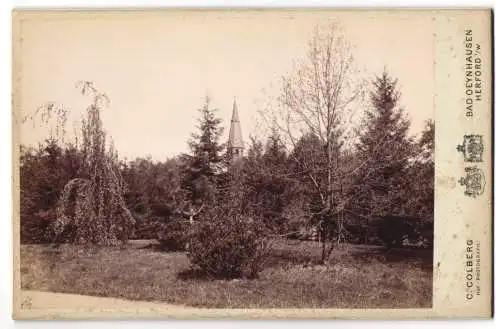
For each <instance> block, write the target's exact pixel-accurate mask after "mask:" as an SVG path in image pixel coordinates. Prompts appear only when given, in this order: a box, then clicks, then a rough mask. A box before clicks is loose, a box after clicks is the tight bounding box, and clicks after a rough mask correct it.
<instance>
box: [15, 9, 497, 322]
mask: <svg viewBox="0 0 500 329" xmlns="http://www.w3.org/2000/svg"><path fill="white" fill-rule="evenodd" d="M14 21H15V24H17V25H16V26H15V27H16V28H15V30H16V32H15V35H14V43H15V45H16V47H15V57H14V60H15V61H16V63H15V65H17V66H16V67H17V69H18V70H17V71H16V72H17V73H16V72H15V73H14V83H15V86H16V89H15V93H16V95H15V102H14V103H15V104H16V106H15V108H14V120H15V122H14V125H15V127H16V128H17V143H18V144H17V145H16V150H17V151H16V152H18V163H17V166H16V168H17V174H18V180H17V185H16V188H18V191H19V199H18V206H19V214H18V216H19V217H18V218H17V219H15V221H16V220H17V222H16V223H18V225H17V226H16V227H17V230H18V231H17V232H18V233H15V234H19V235H18V241H19V246H18V258H17V260H18V269H19V274H18V284H19V290H18V292H17V301H18V302H19V304H20V310H28V311H29V310H32V309H36V308H52V309H54V310H57V309H67V310H69V309H73V310H77V309H83V308H100V309H111V308H114V307H121V308H128V309H130V308H134V307H135V306H134V305H137V307H138V308H139V307H141V308H154V307H160V308H161V307H164V308H167V309H169V310H173V312H175V311H176V310H177V311H179V312H192V314H194V313H196V312H197V310H203V309H240V310H241V309H244V310H246V309H351V310H353V309H354V310H356V309H432V308H433V307H434V306H435V305H434V302H433V301H434V298H433V297H434V291H435V288H436V287H435V282H434V278H435V276H436V275H437V274H436V273H437V272H436V271H437V270H439V269H437V268H436V264H438V265H437V266H440V264H441V263H440V262H437V261H436V255H437V253H436V252H435V251H436V250H435V236H436V234H438V233H435V232H436V231H435V225H434V223H435V220H436V219H435V217H436V216H435V211H434V209H435V184H436V183H435V182H438V183H439V182H441V184H445V183H446V182H443V181H442V180H439V179H436V176H435V172H436V169H435V149H436V147H435V145H436V141H437V139H436V133H435V121H436V117H435V113H436V106H437V105H436V89H437V86H436V84H437V83H438V82H436V81H438V80H437V79H436V53H437V52H436V26H437V25H436V14H435V12H431V11H417V10H415V11H411V10H407V11H397V10H393V11H390V10H389V11H361V10H359V11H342V10H284V9H283V10H157V11H149V12H148V11H145V12H142V13H141V12H133V11H130V12H121V13H116V12H114V13H113V12H106V11H94V12H92V11H90V12H78V11H75V12H71V13H70V12H66V13H65V12H62V11H60V12H52V13H50V12H47V11H45V12H36V11H34V12H29V11H26V12H23V11H17V12H14ZM461 31H462V30H461ZM461 33H462V32H461ZM462 34H463V33H462ZM466 35H467V34H465V36H466ZM461 36H462V35H461ZM465 36H464V37H463V38H465ZM463 38H462V39H463ZM462 39H461V40H460V42H462ZM463 40H465V39H463ZM16 50H17V53H16ZM460 51H461V52H463V50H462V49H461V50H460ZM476 55H477V54H476ZM459 56H461V57H463V55H462V53H459ZM472 75H473V73H472ZM464 81H465V80H464ZM480 96H481V95H480ZM475 101H477V98H476V100H475ZM457 111H461V110H459V109H457ZM465 111H467V107H464V110H463V111H462V112H460V114H465V113H466V112H465ZM450 124H451V125H453V124H452V123H450ZM473 133H474V132H470V133H469V135H467V136H465V137H463V136H464V135H465V134H464V133H462V134H457V138H456V140H457V143H456V144H459V143H462V138H463V144H462V145H459V146H458V147H457V145H456V144H455V145H451V146H449V148H450V149H451V150H452V151H454V153H453V152H452V153H451V154H452V155H453V156H454V159H455V158H456V159H457V161H458V160H460V159H461V158H460V154H461V153H460V152H462V153H464V154H466V153H467V155H468V156H469V158H470V159H472V160H471V161H473V160H474V159H476V160H478V161H476V163H479V162H480V161H479V160H481V161H482V157H483V153H482V152H483V151H484V143H485V142H486V143H487V142H489V141H486V140H483V139H482V138H483V137H482V135H481V136H479V135H477V134H476V135H474V134H473ZM457 150H458V152H457ZM462 158H463V157H462ZM476 168H477V167H476ZM471 170H472V169H471ZM443 172H446V171H441V173H443ZM467 173H468V172H467ZM446 174H450V172H446ZM470 174H471V175H472V172H470ZM451 175H453V174H451ZM457 175H458V176H457V177H456V178H454V177H452V178H451V180H450V179H448V181H447V182H448V183H447V184H448V185H449V184H452V185H453V186H452V187H453V188H455V189H458V190H459V194H460V195H461V196H462V197H467V195H466V194H465V195H464V189H465V188H467V189H469V190H470V191H472V192H470V191H469V192H470V193H476V194H478V195H479V194H481V193H482V192H481V191H479V189H478V188H475V185H474V184H473V183H470V182H469V181H467V177H465V178H464V177H462V178H461V179H462V180H460V177H461V176H464V175H465V174H464V172H463V171H462V172H459V173H457ZM460 175H461V176H460ZM469 176H470V175H469ZM469 178H471V179H472V178H473V177H472V176H471V177H469ZM483 178H484V177H483ZM476 183H477V182H476ZM479 185H480V189H483V190H484V188H485V186H484V184H482V185H481V183H479ZM443 186H444V185H443ZM474 197H475V195H474ZM471 198H472V197H471V195H469V197H468V199H471ZM478 199H480V197H478ZM457 225H458V224H457ZM467 243H468V242H467ZM463 246H464V248H463V250H464V252H465V251H466V250H467V249H466V247H467V245H466V243H465V240H464V243H463ZM484 247H487V245H486V244H485V245H484ZM474 248H475V247H474ZM471 250H472V246H471ZM478 257H479V256H478ZM485 260H486V259H485ZM445 261H446V260H444V262H445ZM464 263H465V258H464ZM444 264H445V263H444ZM458 266H462V265H458ZM462 268H463V267H462ZM441 270H443V271H444V270H445V269H444V267H443V268H442V269H441ZM464 273H465V272H464ZM478 275H479V274H478ZM462 276H464V277H465V274H464V275H462ZM450 280H451V279H450ZM463 280H465V278H464V279H463ZM460 284H462V285H465V284H466V283H465V281H463V283H460ZM467 287H468V284H467ZM464 291H465V290H464ZM464 294H465V293H464ZM464 296H466V297H467V298H468V295H464ZM37 305H38V306H37ZM185 314H186V313H185Z"/></svg>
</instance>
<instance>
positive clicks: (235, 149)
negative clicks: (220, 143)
mask: <svg viewBox="0 0 500 329" xmlns="http://www.w3.org/2000/svg"><path fill="white" fill-rule="evenodd" d="M227 146H228V152H229V154H230V155H231V156H240V155H242V153H243V147H244V145H243V138H242V135H241V126H240V119H239V117H238V106H237V105H236V97H235V98H234V101H233V115H232V118H231V127H230V128H229V141H228V145H227Z"/></svg>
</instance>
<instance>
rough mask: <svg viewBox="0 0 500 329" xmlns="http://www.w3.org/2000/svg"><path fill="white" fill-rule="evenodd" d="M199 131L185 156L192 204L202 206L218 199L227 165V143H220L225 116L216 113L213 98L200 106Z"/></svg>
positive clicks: (187, 181)
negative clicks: (220, 182) (225, 165)
mask: <svg viewBox="0 0 500 329" xmlns="http://www.w3.org/2000/svg"><path fill="white" fill-rule="evenodd" d="M199 111H200V114H201V118H200V119H199V126H198V130H199V131H198V132H197V133H194V134H192V138H191V140H190V141H189V147H190V149H191V153H192V154H190V155H186V156H185V157H184V179H183V187H184V189H185V190H186V192H187V197H188V199H189V200H190V202H191V206H195V207H200V206H201V205H203V204H205V203H210V202H213V201H214V194H215V192H216V186H217V178H218V174H220V173H221V171H222V170H223V169H224V156H223V155H222V151H223V150H224V147H225V146H224V145H222V144H220V143H219V139H220V137H221V135H222V132H223V129H222V128H221V127H220V124H221V122H222V120H221V119H220V118H217V117H216V112H217V109H214V108H211V107H210V99H209V98H208V97H206V98H205V104H204V105H203V107H202V108H201V109H200V110H199Z"/></svg>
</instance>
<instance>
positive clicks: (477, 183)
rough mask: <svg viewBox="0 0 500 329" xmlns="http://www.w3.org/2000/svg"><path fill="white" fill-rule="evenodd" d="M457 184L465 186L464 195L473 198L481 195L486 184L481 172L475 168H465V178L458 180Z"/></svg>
mask: <svg viewBox="0 0 500 329" xmlns="http://www.w3.org/2000/svg"><path fill="white" fill-rule="evenodd" d="M458 182H459V183H460V185H463V186H465V192H464V193H465V195H467V196H470V197H473V198H475V197H477V196H478V195H481V194H483V192H484V185H485V184H486V180H485V178H484V173H483V171H482V170H481V169H479V168H478V167H475V166H474V167H466V168H465V177H462V178H460V180H459V181H458Z"/></svg>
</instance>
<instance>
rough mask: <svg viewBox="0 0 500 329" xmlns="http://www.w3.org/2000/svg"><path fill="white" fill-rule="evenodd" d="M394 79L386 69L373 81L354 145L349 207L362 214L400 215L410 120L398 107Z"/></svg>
mask: <svg viewBox="0 0 500 329" xmlns="http://www.w3.org/2000/svg"><path fill="white" fill-rule="evenodd" d="M399 97H400V95H399V92H398V90H397V80H396V79H392V78H391V77H390V76H389V74H388V73H387V71H385V70H384V72H383V73H382V74H381V75H380V76H378V77H377V78H376V79H375V81H374V82H373V91H372V93H371V108H369V109H368V110H367V111H366V113H365V115H366V116H365V121H364V124H363V128H364V129H363V130H362V133H361V135H360V140H359V143H358V144H357V147H356V155H357V159H358V161H360V162H361V164H360V166H359V167H358V168H359V169H358V170H357V173H356V176H355V178H354V190H355V193H354V195H355V197H353V203H354V204H353V207H352V208H353V209H354V210H355V212H357V213H358V214H361V215H363V216H365V217H371V216H385V215H402V214H403V212H404V209H403V207H404V204H405V200H404V195H405V193H404V189H405V186H404V185H405V184H406V183H407V179H406V178H407V177H406V176H407V168H408V164H409V160H410V158H411V157H412V154H413V146H412V145H413V144H412V141H411V139H410V138H409V137H408V129H409V126H410V121H409V120H408V119H406V117H405V115H404V112H403V109H401V108H400V107H398V101H399Z"/></svg>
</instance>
